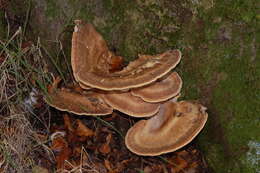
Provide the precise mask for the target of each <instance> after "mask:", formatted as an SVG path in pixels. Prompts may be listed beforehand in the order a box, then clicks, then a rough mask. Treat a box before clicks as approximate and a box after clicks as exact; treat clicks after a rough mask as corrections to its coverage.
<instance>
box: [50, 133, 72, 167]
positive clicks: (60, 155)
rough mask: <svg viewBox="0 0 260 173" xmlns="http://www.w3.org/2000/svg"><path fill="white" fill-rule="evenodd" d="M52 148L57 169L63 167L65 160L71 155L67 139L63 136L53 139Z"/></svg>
mask: <svg viewBox="0 0 260 173" xmlns="http://www.w3.org/2000/svg"><path fill="white" fill-rule="evenodd" d="M51 149H52V150H53V151H54V153H55V158H56V163H57V169H61V168H63V165H64V161H65V160H68V159H69V157H70V155H71V149H70V148H69V147H68V143H67V141H66V140H65V139H64V138H63V137H62V136H58V137H56V138H54V139H53V141H52V146H51Z"/></svg>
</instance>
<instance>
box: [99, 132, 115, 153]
mask: <svg viewBox="0 0 260 173" xmlns="http://www.w3.org/2000/svg"><path fill="white" fill-rule="evenodd" d="M111 138H112V135H111V134H108V135H107V137H106V143H104V144H102V145H101V147H100V148H99V151H100V152H101V153H102V154H108V153H110V151H111V148H110V146H109V144H110V141H111Z"/></svg>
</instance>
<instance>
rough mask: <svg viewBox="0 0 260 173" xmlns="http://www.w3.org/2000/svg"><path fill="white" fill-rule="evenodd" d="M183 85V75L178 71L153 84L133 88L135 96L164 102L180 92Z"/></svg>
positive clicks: (150, 100)
mask: <svg viewBox="0 0 260 173" xmlns="http://www.w3.org/2000/svg"><path fill="white" fill-rule="evenodd" d="M181 87H182V80H181V77H180V76H179V75H178V73H177V72H173V73H171V74H169V75H168V76H167V77H166V78H164V79H161V80H158V81H156V82H154V83H152V84H149V85H146V86H143V87H140V88H135V89H132V90H131V93H132V94H133V95H134V96H138V97H141V98H142V99H143V100H144V101H146V102H151V103H154V102H162V101H166V100H168V99H170V98H173V97H174V96H176V95H177V94H179V93H180V91H181Z"/></svg>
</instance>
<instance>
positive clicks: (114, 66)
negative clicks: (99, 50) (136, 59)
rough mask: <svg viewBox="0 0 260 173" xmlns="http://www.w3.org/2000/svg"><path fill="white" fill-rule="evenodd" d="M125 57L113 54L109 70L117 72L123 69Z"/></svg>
mask: <svg viewBox="0 0 260 173" xmlns="http://www.w3.org/2000/svg"><path fill="white" fill-rule="evenodd" d="M123 62H124V60H123V58H122V57H121V56H113V57H112V58H111V61H110V62H109V65H110V67H109V72H115V71H119V70H122V67H123Z"/></svg>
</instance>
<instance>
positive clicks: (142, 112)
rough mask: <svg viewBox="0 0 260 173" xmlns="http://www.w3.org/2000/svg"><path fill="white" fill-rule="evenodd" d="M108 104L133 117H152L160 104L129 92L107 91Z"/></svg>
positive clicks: (105, 97) (104, 96)
mask: <svg viewBox="0 0 260 173" xmlns="http://www.w3.org/2000/svg"><path fill="white" fill-rule="evenodd" d="M103 98H104V100H105V102H106V103H107V104H109V105H110V106H111V107H113V108H114V109H116V110H119V111H120V112H123V113H125V114H127V115H129V116H133V117H150V116H152V115H154V114H155V113H156V112H158V110H159V107H160V104H156V103H148V102H145V101H143V100H142V99H141V98H139V97H136V96H133V95H132V94H131V93H130V92H129V91H128V92H120V93H119V92H107V93H105V94H104V95H103Z"/></svg>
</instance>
